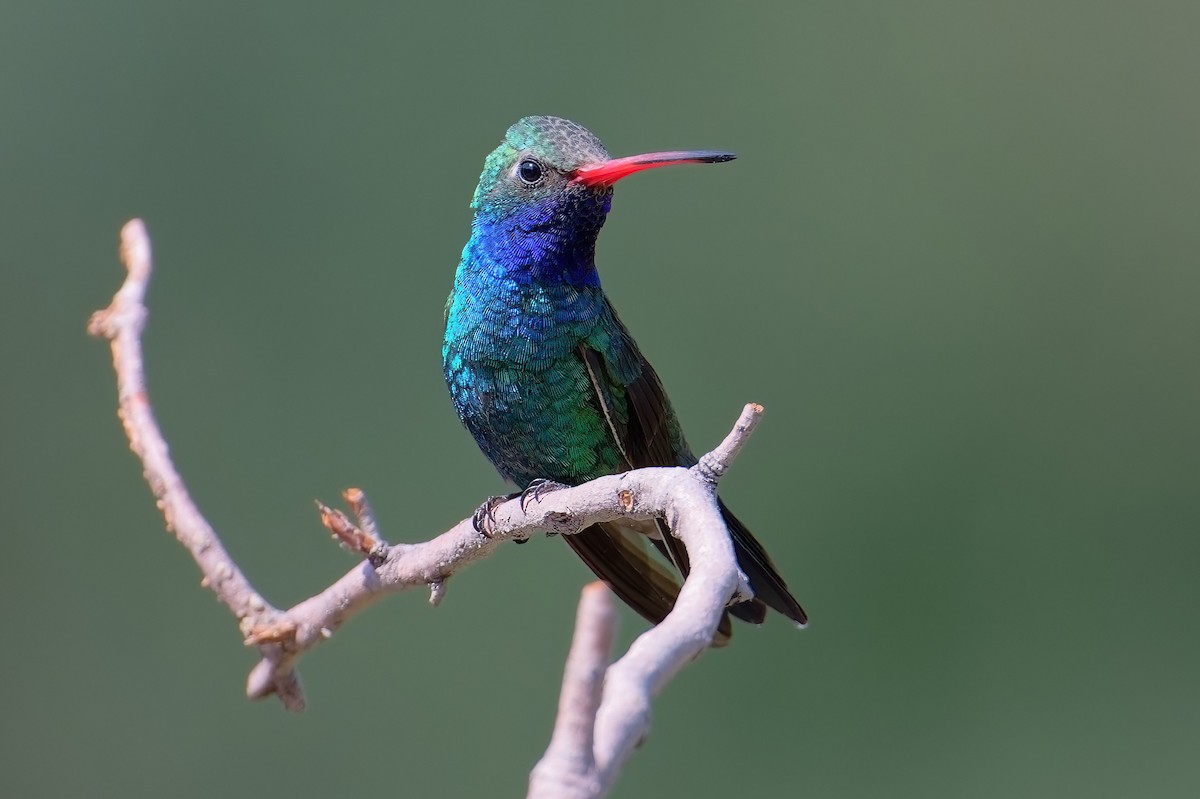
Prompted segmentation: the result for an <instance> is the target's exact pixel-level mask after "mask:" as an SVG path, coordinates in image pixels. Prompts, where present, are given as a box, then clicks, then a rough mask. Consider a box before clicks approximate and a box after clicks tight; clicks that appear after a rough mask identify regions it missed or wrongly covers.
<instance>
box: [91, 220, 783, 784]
mask: <svg viewBox="0 0 1200 799" xmlns="http://www.w3.org/2000/svg"><path fill="white" fill-rule="evenodd" d="M121 259H122V261H123V262H124V264H125V267H126V269H127V275H126V279H125V282H124V284H123V285H122V286H121V289H120V290H119V291H118V292H117V294H116V295H115V296H114V297H113V301H112V304H111V305H109V307H108V308H106V309H105V310H102V311H98V312H96V313H95V314H93V316H92V318H91V321H90V322H89V325H88V330H89V332H91V333H92V335H95V336H98V337H102V338H106V339H108V340H109V341H110V342H111V345H112V354H113V366H114V368H115V370H116V374H117V386H118V399H119V415H120V418H121V421H122V423H123V424H124V426H125V432H126V435H127V436H128V438H129V445H130V448H131V449H132V450H133V452H134V454H135V455H137V456H138V458H139V459H140V460H141V462H142V467H143V470H144V474H145V477H146V480H147V482H148V483H149V484H150V489H151V491H152V492H153V493H154V496H155V498H156V499H157V501H158V506H159V508H160V509H161V510H162V512H163V515H164V516H165V517H166V522H167V527H168V529H169V530H171V531H172V532H173V533H174V534H175V537H176V538H177V539H178V540H179V542H180V543H181V544H183V546H184V547H186V548H187V550H188V551H189V552H190V553H191V555H192V557H193V558H194V559H195V561H196V565H197V566H198V567H199V568H200V571H201V573H202V574H203V576H204V578H203V585H205V586H206V587H207V588H209V589H211V590H212V591H213V592H214V593H215V594H216V595H217V598H218V599H219V600H220V601H221V602H222V604H224V605H225V606H226V607H227V608H229V610H230V612H232V613H233V615H234V617H235V618H236V619H237V620H238V625H239V628H240V630H241V632H242V635H243V636H244V639H245V643H246V644H247V645H248V646H255V647H257V648H258V650H259V653H260V656H261V659H260V661H259V662H258V664H257V665H256V666H255V667H254V668H253V669H252V671H251V673H250V676H249V679H248V681H247V685H246V693H247V694H248V695H249V696H250V697H252V698H262V697H266V696H269V695H271V694H275V695H276V696H278V697H279V699H280V700H281V701H282V702H283V704H284V706H285V707H287V708H288V709H289V710H297V711H298V710H302V709H303V708H304V695H303V692H302V690H301V688H300V682H299V679H298V678H297V676H296V672H295V664H296V660H297V659H298V658H299V657H300V655H301V654H303V653H304V652H305V651H307V650H308V649H311V648H312V647H314V646H316V645H317V644H319V643H321V642H322V641H324V640H325V639H327V638H329V637H330V636H331V635H332V634H333V632H334V631H335V630H337V629H338V627H340V626H341V625H342V623H343V622H345V621H346V620H347V619H348V618H349V617H350V616H351V615H353V614H354V613H356V612H358V611H360V610H362V609H363V608H364V607H366V606H367V605H369V604H370V603H371V602H373V601H374V600H376V599H377V598H379V597H381V596H383V595H384V594H387V593H395V592H398V591H403V590H406V589H409V588H417V587H422V586H425V587H428V588H429V590H430V602H431V603H432V604H434V605H436V604H438V602H440V601H441V599H442V598H443V597H444V595H445V586H446V580H447V578H449V577H450V575H451V574H453V573H455V572H456V571H458V570H459V569H461V568H462V567H463V566H465V565H467V564H468V563H470V562H472V561H474V560H478V559H480V558H482V557H485V556H486V555H488V554H490V553H491V552H492V551H493V550H494V549H496V548H497V547H498V546H500V545H501V544H502V543H503V542H505V541H507V540H509V539H525V538H528V537H529V536H531V535H532V534H533V533H535V532H539V531H543V532H549V533H558V534H563V535H570V534H572V533H576V532H578V531H580V530H582V529H584V528H586V527H588V526H589V525H592V524H594V523H596V522H600V521H609V520H612V519H617V518H621V517H626V518H631V519H651V518H664V519H665V520H666V521H667V523H668V525H669V526H670V529H671V530H672V531H673V533H674V534H675V535H676V536H678V537H679V538H680V540H681V541H682V542H683V543H684V545H685V546H686V548H687V551H688V554H689V559H690V561H691V564H692V570H691V573H690V574H689V576H688V578H687V580H686V581H685V582H684V585H683V588H682V589H681V591H680V594H679V598H678V600H677V601H676V604H675V608H674V610H673V611H672V612H671V614H670V615H669V616H668V617H667V618H666V619H665V620H663V621H662V622H661V623H660V624H658V625H657V626H655V627H653V628H651V629H650V630H648V631H647V632H645V633H643V634H642V635H641V636H640V637H638V638H637V639H636V640H635V641H634V642H633V644H632V645H631V646H630V648H629V651H628V652H627V653H626V654H625V655H624V656H623V657H621V658H620V659H619V660H617V661H616V662H615V663H613V664H612V665H608V660H609V649H610V647H611V642H612V638H613V634H614V629H615V624H616V614H615V612H614V610H613V607H612V600H611V597H610V596H609V593H608V591H607V589H606V588H604V587H603V586H602V585H601V584H593V585H592V586H589V587H588V588H585V589H584V593H583V596H582V598H581V601H580V605H579V613H578V619H577V626H576V631H575V638H574V641H573V643H572V647H571V653H570V656H569V658H568V661H567V668H566V672H565V674H564V679H563V690H562V697H561V700H560V703H559V714H558V719H557V722H556V725H555V730H554V734H553V738H552V740H551V743H550V746H549V748H548V749H547V751H546V754H545V756H544V757H543V758H542V760H541V761H540V762H539V763H538V765H537V767H536V768H535V769H534V771H533V773H532V774H531V776H530V784H529V794H528V795H529V796H531V797H556V799H562V798H563V797H568V798H570V797H598V796H602V795H603V794H604V793H606V792H607V791H608V790H609V789H610V788H611V786H612V784H613V782H614V781H615V779H616V776H617V774H618V773H619V772H620V769H621V767H622V765H623V764H624V762H625V760H626V759H627V758H628V757H629V755H630V754H631V753H632V751H633V749H634V747H635V746H636V745H637V743H638V742H639V741H640V740H641V739H642V738H643V737H644V735H645V734H646V732H647V730H648V728H649V720H650V701H651V699H652V698H653V697H654V696H655V695H656V694H657V693H658V692H659V691H660V690H661V689H662V687H663V686H664V685H665V684H666V682H667V681H668V680H669V679H670V678H671V677H672V676H673V675H674V674H675V673H676V672H677V671H678V670H679V669H680V668H682V667H683V666H684V665H685V664H686V663H688V662H689V661H691V660H692V659H694V658H695V657H696V656H697V655H698V654H700V653H701V652H703V651H704V649H705V648H706V647H707V646H708V645H709V643H710V642H711V640H712V635H713V632H714V631H715V630H716V626H717V622H718V620H719V619H720V616H721V612H722V610H723V609H724V608H725V606H726V605H727V603H728V602H729V601H730V600H731V598H734V597H739V598H744V597H748V596H749V595H750V589H749V586H748V585H747V583H746V578H745V575H744V574H742V573H741V572H740V570H739V569H738V567H737V561H736V559H735V557H734V554H733V548H732V545H731V543H730V539H729V535H728V531H727V530H726V528H725V524H724V522H723V521H722V519H721V514H720V511H719V509H718V506H717V500H716V483H717V480H719V479H720V477H721V476H722V475H723V474H724V473H725V471H726V470H727V469H728V467H729V464H730V462H731V461H732V460H733V458H734V457H735V456H736V455H737V453H738V451H739V450H740V449H741V447H742V445H743V444H744V443H745V441H746V439H747V438H748V437H749V435H750V433H751V432H753V430H754V427H755V425H756V424H757V423H758V420H759V418H760V416H761V414H762V407H761V406H759V405H747V406H746V407H745V409H744V410H743V412H742V414H741V416H740V418H739V419H738V421H737V424H736V425H735V426H734V429H733V430H732V431H731V432H730V433H729V435H728V436H727V437H726V438H725V440H724V441H723V442H721V444H720V445H718V446H717V447H716V448H715V449H714V450H712V451H711V452H709V453H707V454H706V455H705V456H704V457H702V458H701V459H700V462H699V463H698V464H697V465H696V466H694V467H692V468H690V469H684V468H649V469H639V470H636V471H632V472H628V473H625V474H620V475H611V476H608V477H602V478H599V479H597V480H593V481H591V482H589V483H586V484H584V485H580V486H575V487H571V488H566V489H563V490H560V491H555V492H553V493H551V494H546V495H543V497H542V498H541V499H540V501H538V502H535V503H530V504H529V505H528V506H527V507H526V508H524V509H523V508H522V507H521V503H520V502H519V501H518V500H512V501H509V502H506V503H504V504H501V505H499V506H498V507H497V508H496V509H495V527H494V530H489V532H490V535H489V536H483V535H481V534H479V533H478V532H477V531H476V530H475V529H474V526H473V525H472V521H471V519H464V520H463V521H461V522H459V523H458V524H457V525H455V526H454V527H453V528H452V529H450V530H448V531H447V532H445V533H442V534H441V535H439V536H437V537H436V538H433V539H432V540H429V541H426V542H423V543H418V544H395V545H389V544H388V543H387V542H386V541H384V539H383V538H382V537H381V536H380V534H379V529H378V525H377V523H376V520H375V518H374V515H373V513H372V512H371V509H370V505H369V504H368V503H367V499H366V496H365V495H364V494H363V492H362V491H360V490H359V489H348V490H347V491H346V492H345V494H344V498H345V500H346V502H347V504H348V505H349V506H350V509H351V512H352V514H353V516H354V520H353V521H352V520H351V519H350V517H348V516H347V515H345V514H344V513H342V512H341V511H337V510H334V509H332V508H328V507H326V506H324V505H319V508H320V514H321V519H322V521H323V523H324V524H325V526H326V527H327V528H328V529H329V530H330V532H331V533H332V534H333V536H334V537H335V539H336V540H337V541H338V542H339V543H340V544H341V545H342V546H344V547H346V548H347V549H350V550H352V551H354V552H357V553H358V554H360V555H362V556H363V558H364V561H363V562H362V563H361V564H360V565H359V566H357V567H356V568H354V569H352V570H351V571H350V572H349V573H347V574H346V575H344V576H343V577H341V578H340V579H339V580H337V581H336V582H335V583H334V584H333V585H331V586H329V587H328V588H326V589H325V590H323V591H321V592H320V593H319V594H316V595H315V596H312V597H310V598H309V599H306V600H304V601H302V602H300V603H299V604H297V605H295V606H294V607H292V608H289V609H287V610H280V609H278V608H275V607H273V606H271V605H270V604H269V603H267V601H266V600H265V599H263V597H262V596H260V595H259V594H258V592H256V591H255V590H254V587H253V586H252V585H251V584H250V582H249V580H247V579H246V576H245V575H244V574H242V572H241V570H239V569H238V567H237V565H236V564H235V563H234V562H233V560H232V558H230V556H229V553H228V552H226V550H225V548H224V547H223V546H222V545H221V542H220V539H219V538H218V537H217V534H216V532H215V531H214V530H213V529H212V527H211V526H210V525H209V524H208V522H207V521H206V520H205V518H204V516H203V515H202V514H201V513H200V511H199V509H198V508H197V507H196V506H195V504H194V503H193V502H192V499H191V497H190V496H189V494H188V491H187V487H186V486H185V485H184V482H183V479H182V478H181V477H180V476H179V474H178V472H177V471H176V470H175V467H174V465H173V463H172V462H171V458H170V456H169V454H168V449H167V444H166V441H165V440H164V438H163V435H162V432H161V431H160V430H159V428H158V424H157V422H156V421H155V419H154V414H153V412H152V410H151V406H150V402H149V399H148V397H147V394H146V388H145V374H144V370H143V362H142V352H141V332H142V327H143V325H144V323H145V320H146V308H145V305H144V302H143V298H144V296H145V292H146V286H147V283H148V281H149V278H150V272H151V253H150V241H149V238H148V236H147V233H146V229H145V226H144V225H143V223H142V222H141V220H138V219H134V220H132V221H130V222H129V223H127V224H126V225H125V226H124V228H122V230H121Z"/></svg>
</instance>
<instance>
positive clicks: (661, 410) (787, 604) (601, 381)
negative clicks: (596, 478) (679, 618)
mask: <svg viewBox="0 0 1200 799" xmlns="http://www.w3.org/2000/svg"><path fill="white" fill-rule="evenodd" d="M608 311H609V313H610V314H611V315H612V318H613V319H614V320H615V321H616V324H617V327H618V330H619V333H620V336H621V339H622V341H621V343H622V345H623V346H622V347H621V348H620V353H619V355H618V356H617V357H619V358H625V359H627V362H625V363H619V364H616V365H615V368H616V370H617V371H620V372H624V375H623V377H624V378H625V379H623V380H622V379H621V377H622V376H618V375H614V374H613V373H612V372H613V371H614V369H613V368H612V367H610V366H609V364H608V363H607V362H606V360H605V357H604V355H602V354H601V353H599V352H597V351H595V350H593V349H590V348H588V347H587V346H586V345H583V346H581V348H580V356H581V357H582V358H583V359H584V362H585V363H586V364H587V368H588V374H589V376H590V377H591V380H592V385H593V388H594V389H595V391H596V396H597V398H598V401H599V402H600V403H601V408H602V410H603V411H604V416H605V418H606V419H607V420H608V423H609V426H610V427H611V428H612V430H613V435H614V436H616V438H617V441H618V442H619V444H620V446H621V451H622V453H623V454H624V455H625V460H626V461H627V463H628V464H629V468H631V469H640V468H643V467H646V466H690V465H692V464H694V463H695V462H696V459H695V457H694V456H693V455H692V453H691V452H690V451H689V450H688V447H687V444H686V443H685V442H684V440H683V435H682V433H681V431H680V429H679V424H678V421H677V420H676V419H675V416H674V410H673V409H672V408H671V404H670V402H669V401H668V400H667V396H666V393H665V392H664V391H663V387H662V382H661V381H660V380H659V379H658V375H657V374H656V373H655V371H654V367H652V366H651V365H650V363H649V362H648V361H647V360H646V359H645V357H643V356H642V354H641V352H640V351H639V350H638V348H637V345H636V344H634V342H633V339H632V337H631V336H630V335H629V333H628V331H627V330H626V329H625V327H624V325H622V324H621V322H620V320H619V319H617V316H616V313H615V312H614V311H613V310H612V307H611V305H610V306H609V307H608ZM614 384H616V385H614ZM622 384H623V387H624V394H625V397H624V399H625V408H624V410H625V412H624V413H622V412H620V411H621V409H619V408H615V407H612V406H613V405H615V404H616V403H617V402H619V401H620V390H619V388H618V386H621V385H622ZM623 419H624V420H627V421H625V423H624V424H622V422H621V420H623ZM720 504H721V514H722V516H723V517H724V519H725V523H726V525H727V526H728V527H729V533H730V537H731V538H732V540H733V549H734V554H735V555H736V556H737V560H738V565H739V566H740V567H741V569H742V571H744V572H745V573H746V577H747V578H748V579H749V581H750V587H751V589H753V591H754V595H755V596H754V599H751V600H749V601H746V602H739V603H738V604H736V605H734V606H732V607H731V608H730V609H729V610H730V612H731V613H732V614H733V615H735V616H737V617H738V618H739V619H742V620H743V621H747V622H750V623H751V624H761V623H762V622H763V620H764V619H765V618H766V614H767V607H768V606H769V607H771V608H774V609H775V610H777V611H779V612H780V613H782V614H783V615H785V616H787V617H788V618H790V619H792V620H793V621H795V622H796V623H798V624H806V623H807V620H808V617H807V615H806V614H805V613H804V610H803V609H802V608H801V607H800V604H799V603H798V602H797V601H796V599H795V598H794V597H793V596H792V595H791V592H790V591H789V590H788V588H787V585H786V584H785V583H784V581H783V578H782V577H781V576H780V574H779V572H778V570H777V569H776V568H775V565H774V564H773V563H772V562H771V558H770V557H769V556H768V555H767V553H766V551H765V550H764V549H763V547H762V545H761V544H759V543H758V541H757V540H756V539H755V538H754V536H753V535H752V534H751V533H750V531H749V530H748V529H746V527H745V525H743V524H742V523H741V522H740V521H739V520H738V519H737V517H736V516H734V515H733V514H732V513H731V512H730V511H729V509H728V508H727V507H726V506H725V503H724V502H722V503H720ZM658 527H659V530H660V535H659V537H658V538H654V539H652V540H653V543H654V545H655V546H656V547H658V549H659V551H660V552H662V553H663V554H664V555H665V556H666V557H667V558H668V559H670V560H671V562H672V563H674V564H675V566H676V568H678V569H679V571H680V573H681V574H683V575H684V576H685V577H686V576H687V574H688V571H689V569H690V565H689V563H688V557H687V550H686V548H685V547H684V546H683V544H682V543H681V542H680V541H679V539H677V538H676V537H675V536H673V535H671V533H670V531H669V530H668V529H667V527H666V525H665V524H664V523H663V522H661V521H660V522H659V523H658ZM585 560H586V558H585Z"/></svg>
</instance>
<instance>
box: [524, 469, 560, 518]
mask: <svg viewBox="0 0 1200 799" xmlns="http://www.w3.org/2000/svg"><path fill="white" fill-rule="evenodd" d="M568 487H569V486H566V485H563V484H562V483H556V482H554V481H553V480H543V479H542V478H540V477H539V478H538V479H537V480H534V481H533V482H531V483H530V484H529V485H528V486H526V488H525V490H524V491H522V492H521V511H522V512H524V513H528V512H529V503H531V502H541V501H542V497H544V496H545V495H546V494H549V493H551V492H553V491H558V490H560V489H563V488H568Z"/></svg>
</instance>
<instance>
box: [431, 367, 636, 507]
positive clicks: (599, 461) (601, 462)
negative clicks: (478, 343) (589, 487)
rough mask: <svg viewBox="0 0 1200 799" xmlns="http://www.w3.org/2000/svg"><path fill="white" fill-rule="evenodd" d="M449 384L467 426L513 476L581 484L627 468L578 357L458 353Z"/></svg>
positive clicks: (507, 475) (523, 480) (517, 480)
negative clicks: (531, 359) (497, 357)
mask: <svg viewBox="0 0 1200 799" xmlns="http://www.w3.org/2000/svg"><path fill="white" fill-rule="evenodd" d="M444 367H445V376H446V384H447V385H448V386H449V388H450V394H451V396H452V397H453V399H454V406H455V409H456V410H457V411H458V415H459V418H460V419H462V421H463V424H465V425H466V427H467V429H468V430H470V431H471V435H473V436H474V437H475V441H476V442H477V443H478V444H479V447H480V449H482V450H483V453H484V454H485V455H486V456H487V457H488V459H489V460H490V461H491V462H492V463H493V464H494V465H495V467H496V468H497V469H498V470H499V471H500V474H501V475H503V476H504V477H505V478H507V479H509V480H512V481H513V482H515V483H516V484H517V485H519V486H525V485H527V484H528V483H529V482H530V481H531V480H534V479H538V478H544V479H549V480H555V481H557V482H562V483H568V484H575V483H581V482H585V481H587V480H591V479H593V478H595V477H599V476H601V475H604V474H612V473H614V472H618V471H622V470H623V469H624V465H623V459H622V457H621V454H620V452H619V450H618V449H617V446H616V444H615V439H614V437H613V435H612V433H611V431H610V430H609V429H608V426H607V423H606V422H605V420H604V417H603V415H602V413H601V412H600V411H599V408H598V406H597V403H596V400H595V395H594V391H593V388H592V385H591V381H590V379H589V377H588V374H587V368H586V367H585V366H584V364H583V362H582V361H581V360H579V359H578V358H575V357H574V356H573V355H572V356H570V357H566V358H560V359H555V360H553V361H548V362H547V361H539V362H536V363H530V364H511V363H500V362H496V361H494V360H491V359H487V358H471V357H469V356H468V355H467V354H465V353H463V352H461V351H455V349H454V348H451V349H450V350H448V351H447V353H446V359H445V364H444Z"/></svg>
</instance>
